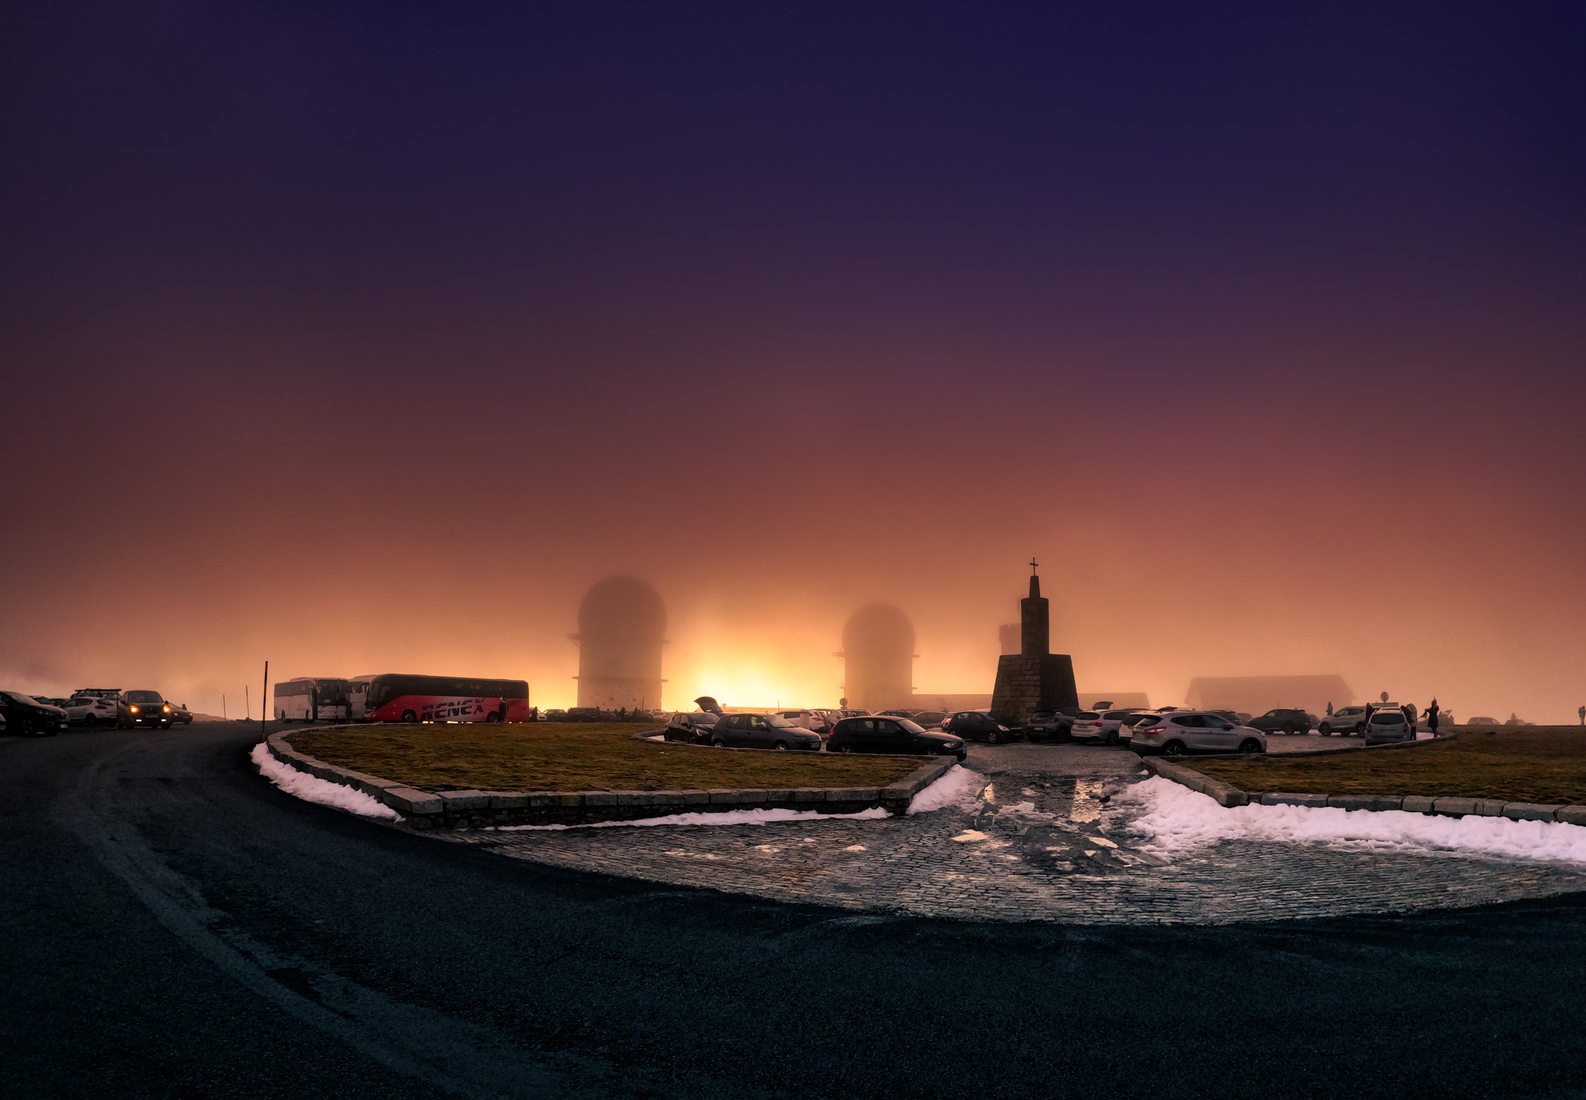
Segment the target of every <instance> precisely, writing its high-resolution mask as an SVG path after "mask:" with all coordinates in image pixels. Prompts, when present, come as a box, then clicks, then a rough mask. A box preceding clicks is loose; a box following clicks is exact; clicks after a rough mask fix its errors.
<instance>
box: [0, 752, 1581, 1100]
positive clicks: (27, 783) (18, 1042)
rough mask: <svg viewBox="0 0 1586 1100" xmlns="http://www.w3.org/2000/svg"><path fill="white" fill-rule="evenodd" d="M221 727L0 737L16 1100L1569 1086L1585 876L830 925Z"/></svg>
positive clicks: (809, 911)
mask: <svg viewBox="0 0 1586 1100" xmlns="http://www.w3.org/2000/svg"><path fill="white" fill-rule="evenodd" d="M251 740H252V738H251V736H250V733H249V731H248V730H246V729H244V728H243V727H241V726H239V725H237V724H232V725H231V726H224V727H223V726H218V725H217V726H210V727H203V726H198V727H192V728H190V729H182V730H175V731H170V732H127V733H120V732H107V731H98V732H88V733H78V732H73V733H69V734H65V735H62V736H60V737H54V738H45V739H38V740H33V739H6V740H4V741H3V742H0V807H3V810H0V814H3V816H0V853H3V857H0V858H3V859H4V878H3V882H4V883H5V887H6V888H5V890H4V891H3V892H0V919H3V921H4V929H5V936H4V940H3V944H0V1091H3V1092H4V1093H5V1094H7V1095H14V1096H48V1095H62V1096H66V1095H69V1096H74V1097H81V1096H95V1095H117V1096H144V1095H161V1096H214V1095H226V1096H285V1095H291V1096H302V1095H318V1094H328V1093H332V1092H334V1093H337V1094H343V1095H345V1094H353V1095H357V1094H363V1093H370V1092H374V1091H376V1090H381V1091H385V1092H388V1093H391V1094H394V1095H414V1094H440V1095H490V1096H510V1095H528V1096H541V1095H552V1094H554V1095H558V1096H570V1097H573V1096H597V1095H598V1096H721V1097H744V1096H788V1097H800V1098H807V1097H821V1096H867V1095H882V1094H884V1095H886V1096H887V1097H888V1098H889V1100H891V1098H901V1097H913V1096H954V1097H957V1096H986V1097H999V1098H1000V1097H1015V1096H1043V1097H1047V1096H1068V1095H1073V1096H1086V1097H1089V1096H1122V1097H1129V1096H1149V1097H1153V1098H1160V1097H1162V1096H1180V1095H1208V1096H1210V1095H1215V1096H1263V1097H1274V1096H1277V1097H1289V1096H1349V1097H1364V1096H1379V1095H1380V1096H1390V1095H1391V1096H1395V1097H1404V1096H1416V1095H1434V1096H1446V1097H1459V1096H1470V1097H1478V1096H1479V1097H1490V1096H1544V1097H1553V1096H1586V1011H1583V1009H1586V898H1583V897H1582V896H1579V895H1577V896H1574V897H1567V898H1563V899H1555V900H1550V901H1541V902H1533V903H1521V904H1515V905H1510V906H1504V907H1498V908H1489V909H1483V910H1466V911H1457V912H1442V913H1436V914H1427V915H1423V916H1415V917H1394V918H1359V917H1355V918H1349V919H1341V920H1336V921H1324V922H1304V923H1300V922H1296V923H1289V924H1275V925H1266V926H1236V927H1221V928H1211V929H1206V928H1181V927H1179V928H1175V927H1166V928H1163V927H1157V928H1138V929H1133V928H1127V927H1124V928H1106V929H1102V928H1083V929H1081V928H1066V927H1062V926H1056V927H1054V926H1011V927H1010V926H1006V925H969V924H953V923H943V922H930V921H924V920H916V919H903V918H897V919H894V918H878V917H864V916H854V915H852V914H843V913H838V912H835V911H829V910H823V909H818V908H814V907H799V906H786V905H776V904H769V903H761V902H755V901H751V900H746V899H743V898H736V897H727V896H721V895H716V894H712V893H709V892H704V891H691V890H680V889H673V888H658V887H652V886H647V885H644V884H642V883H635V882H631V881H622V880H613V879H605V878H600V877H595V876H588V875H581V874H577V873H573V872H567V871H559V870H554V869H549V868H544V867H539V866H535V865H532V864H526V863H522V862H519V861H514V860H507V859H501V858H499V857H496V856H492V855H490V854H489V853H486V852H481V851H475V850H472V849H469V848H466V847H463V846H458V845H449V844H440V843H436V842H434V841H431V840H427V839H425V838H423V837H420V836H414V835H409V834H406V833H403V832H401V831H400V830H396V829H390V828H384V827H380V826H375V825H371V824H369V823H366V822H364V821H362V820H358V819H355V818H352V817H348V816H346V815H342V814H339V813H336V812H334V811H330V810H326V809H323V808H320V807H316V806H311V805H307V804H304V803H301V802H298V801H296V800H294V799H291V798H289V797H287V796H285V795H283V794H281V793H280V792H278V791H276V790H275V789H274V788H272V787H270V786H269V785H268V784H266V783H265V782H264V781H262V780H261V779H259V778H258V777H257V776H256V775H254V773H253V772H252V770H251V767H250V765H249V764H248V762H247V759H246V751H247V749H248V747H249V746H250V743H251Z"/></svg>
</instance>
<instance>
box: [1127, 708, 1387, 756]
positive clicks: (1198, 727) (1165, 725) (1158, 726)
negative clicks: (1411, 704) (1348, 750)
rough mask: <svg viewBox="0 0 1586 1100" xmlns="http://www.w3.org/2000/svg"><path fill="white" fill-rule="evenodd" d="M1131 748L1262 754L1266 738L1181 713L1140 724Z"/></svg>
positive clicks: (1204, 714) (1214, 718)
mask: <svg viewBox="0 0 1586 1100" xmlns="http://www.w3.org/2000/svg"><path fill="white" fill-rule="evenodd" d="M1400 717H1403V715H1400ZM1129 747H1130V748H1132V749H1133V750H1134V751H1135V752H1137V753H1139V754H1140V755H1141V756H1144V755H1146V754H1147V753H1156V752H1159V753H1161V754H1162V755H1163V756H1182V755H1183V754H1185V753H1187V752H1237V753H1261V752H1266V751H1267V735H1266V734H1264V733H1262V732H1261V731H1260V730H1258V729H1252V728H1251V727H1249V726H1236V725H1235V724H1234V723H1232V722H1230V721H1229V720H1228V719H1226V718H1224V717H1223V716H1222V715H1220V714H1213V713H1211V712H1210V711H1204V710H1180V711H1174V712H1173V713H1172V714H1164V715H1162V716H1161V717H1160V718H1159V719H1158V720H1157V721H1155V722H1140V723H1137V724H1136V725H1135V727H1134V736H1133V737H1132V738H1131V739H1130V742H1129Z"/></svg>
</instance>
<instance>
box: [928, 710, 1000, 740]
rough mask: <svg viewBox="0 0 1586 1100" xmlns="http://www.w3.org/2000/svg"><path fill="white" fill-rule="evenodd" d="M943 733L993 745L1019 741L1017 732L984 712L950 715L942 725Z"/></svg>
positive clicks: (960, 712)
mask: <svg viewBox="0 0 1586 1100" xmlns="http://www.w3.org/2000/svg"><path fill="white" fill-rule="evenodd" d="M942 732H943V733H951V734H955V735H957V736H959V737H962V738H963V739H964V740H966V741H986V742H989V743H991V744H993V745H995V744H997V743H999V742H1002V741H1017V740H1018V739H1019V734H1018V732H1017V731H1016V730H1011V729H1009V728H1008V727H1007V726H1004V725H1003V724H1002V723H1001V722H998V721H997V720H996V719H995V718H993V717H992V716H991V715H989V714H987V713H986V712H985V711H983V710H961V711H959V712H958V713H956V714H951V715H949V716H948V717H947V720H946V721H945V722H943V723H942Z"/></svg>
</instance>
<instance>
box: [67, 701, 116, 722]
mask: <svg viewBox="0 0 1586 1100" xmlns="http://www.w3.org/2000/svg"><path fill="white" fill-rule="evenodd" d="M61 709H62V710H64V711H65V712H66V721H67V722H69V723H70V724H72V725H74V726H89V727H93V726H97V725H100V724H104V725H106V726H113V725H115V724H116V701H115V700H114V699H101V698H99V697H97V696H88V695H74V696H72V698H70V699H68V700H66V705H65V706H64V707H62V708H61Z"/></svg>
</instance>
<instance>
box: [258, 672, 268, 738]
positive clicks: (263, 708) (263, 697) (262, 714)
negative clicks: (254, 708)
mask: <svg viewBox="0 0 1586 1100" xmlns="http://www.w3.org/2000/svg"><path fill="white" fill-rule="evenodd" d="M259 699H260V705H259V740H260V741H263V740H264V723H265V722H266V721H267V720H268V719H267V717H266V716H267V715H268V714H269V713H270V662H269V661H266V662H264V688H263V689H262V691H261V692H260V695H259Z"/></svg>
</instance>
